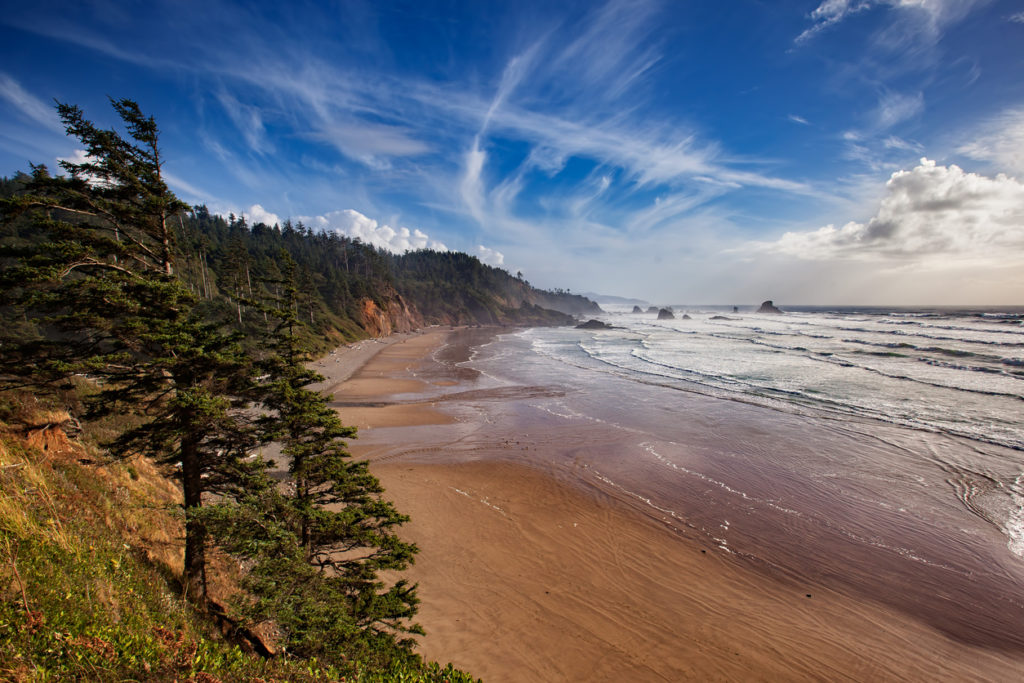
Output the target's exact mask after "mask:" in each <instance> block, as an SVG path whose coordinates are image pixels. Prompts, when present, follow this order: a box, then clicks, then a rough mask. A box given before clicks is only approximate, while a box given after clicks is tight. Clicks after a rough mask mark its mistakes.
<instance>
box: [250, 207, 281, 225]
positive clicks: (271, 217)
mask: <svg viewBox="0 0 1024 683" xmlns="http://www.w3.org/2000/svg"><path fill="white" fill-rule="evenodd" d="M242 215H243V216H245V220H246V221H248V222H249V225H255V224H256V223H263V224H264V225H271V226H273V225H280V224H281V223H283V222H284V221H282V220H281V219H280V218H278V216H277V214H276V213H270V212H269V211H267V210H266V209H264V208H263V207H262V206H260V205H259V204H253V205H252V206H250V207H249V210H248V211H243V212H242Z"/></svg>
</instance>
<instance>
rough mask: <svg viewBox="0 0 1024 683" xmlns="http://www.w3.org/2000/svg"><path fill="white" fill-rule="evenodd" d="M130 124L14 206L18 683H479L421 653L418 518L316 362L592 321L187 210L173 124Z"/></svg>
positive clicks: (451, 260)
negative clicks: (336, 404)
mask: <svg viewBox="0 0 1024 683" xmlns="http://www.w3.org/2000/svg"><path fill="white" fill-rule="evenodd" d="M111 103H112V105H113V107H114V109H115V110H116V112H117V114H118V115H119V117H120V119H121V121H122V128H123V130H124V131H125V132H124V133H121V132H119V131H118V130H113V129H111V130H107V129H101V128H99V127H97V126H95V125H94V124H93V123H92V122H91V121H89V120H88V119H86V118H85V116H84V114H83V112H82V111H81V110H80V109H78V108H77V107H74V106H70V105H63V104H62V105H59V106H58V113H59V115H60V117H61V120H62V121H63V123H64V125H65V127H66V130H67V132H68V134H69V135H71V136H73V137H75V138H77V139H78V141H79V143H80V144H81V145H83V146H84V148H85V151H86V154H87V156H86V158H85V160H84V161H80V162H71V161H63V162H61V170H62V171H63V172H62V173H58V174H52V173H51V172H50V171H49V170H48V169H47V168H46V167H44V166H36V167H34V168H33V169H32V173H31V174H30V175H29V174H20V175H18V176H17V177H15V178H13V179H5V180H3V181H2V183H0V195H2V196H0V295H2V296H0V484H2V486H0V552H2V553H3V554H4V557H3V558H2V560H0V585H3V586H7V587H8V588H7V589H5V591H4V592H3V593H2V595H0V677H2V678H14V679H17V680H21V679H28V678H32V679H38V680H51V679H53V680H57V679H76V680H124V679H126V678H127V679H133V680H140V679H147V680H178V679H187V680H205V681H211V680H239V681H240V680H252V679H253V678H263V679H264V680H267V679H268V678H269V679H271V680H339V679H345V680H349V679H351V680H374V681H376V680H397V679H400V680H410V681H440V680H446V681H455V680H469V676H467V675H466V674H463V673H461V672H458V671H454V670H453V669H451V668H450V667H449V668H447V669H441V668H440V667H438V666H437V665H436V664H431V663H427V662H423V661H422V660H421V659H420V658H419V657H418V656H417V655H416V653H415V650H414V648H415V639H414V637H413V636H415V635H416V634H419V633H422V630H421V629H420V627H419V626H418V625H417V624H416V622H415V620H414V619H415V615H416V611H417V604H418V602H419V598H418V597H417V594H416V586H414V585H410V584H409V583H408V582H407V581H406V580H404V579H403V578H401V572H402V571H403V570H405V569H406V568H407V567H408V565H409V564H410V563H411V562H412V561H413V558H414V556H415V554H416V553H417V548H416V546H415V545H413V544H411V543H407V542H404V541H403V540H402V539H401V537H400V536H399V535H398V529H399V527H400V526H401V525H402V524H403V523H405V522H406V521H408V518H407V517H406V516H405V515H403V514H401V513H400V512H399V510H398V509H397V507H396V506H395V505H394V504H393V503H392V502H391V501H389V500H387V499H386V498H385V497H384V492H383V490H382V488H381V485H380V483H379V481H378V480H377V479H376V478H375V477H374V476H373V475H372V474H371V473H370V471H369V469H368V464H367V463H366V462H364V461H353V460H352V459H351V458H350V455H349V453H348V451H347V449H346V440H347V439H349V438H352V437H354V436H355V429H353V428H351V427H348V426H346V425H344V424H343V423H342V422H341V420H340V418H339V417H338V415H337V413H336V412H335V411H334V410H333V409H332V408H330V406H329V405H328V400H329V398H328V397H327V396H324V395H322V394H320V393H318V392H316V391H312V390H311V389H309V386H310V385H311V384H313V383H315V382H317V381H319V380H320V379H322V378H321V377H320V376H319V375H317V374H316V373H314V372H312V371H311V370H309V369H308V367H307V365H306V363H307V361H309V360H310V359H311V358H312V357H313V356H315V354H316V353H317V350H318V349H323V348H324V347H325V346H326V345H327V344H330V343H335V342H337V341H340V340H342V339H346V338H356V337H361V336H367V335H371V334H386V333H388V332H390V331H391V330H393V329H396V328H397V329H410V328H413V327H416V326H419V325H422V324H424V323H429V322H434V321H436V322H451V323H478V322H486V323H499V324H504V323H511V322H521V323H529V324H533V323H537V322H562V321H564V320H566V319H567V316H565V314H562V313H556V312H553V311H550V310H547V309H542V308H538V307H536V306H535V305H533V304H532V303H531V301H530V300H531V298H532V297H536V296H544V295H542V294H538V293H536V292H535V290H533V289H532V288H530V287H529V285H527V284H526V283H525V282H522V281H520V280H518V279H516V278H512V277H511V276H510V275H509V274H508V273H504V272H502V271H496V270H494V269H492V268H488V267H486V266H483V265H482V264H480V263H479V261H477V260H476V259H472V258H469V257H464V256H463V255H452V254H447V253H431V254H424V255H422V257H421V259H422V260H421V261H420V263H421V264H423V263H426V264H428V266H427V267H426V268H425V270H424V271H423V272H424V273H429V274H430V277H431V278H433V279H431V280H430V281H429V282H428V281H421V280H420V279H418V278H417V277H416V276H415V275H413V274H412V273H413V272H414V271H413V270H412V269H411V267H410V266H409V264H408V263H407V262H406V261H405V259H406V258H408V257H396V256H392V255H390V254H388V253H386V252H382V251H380V250H377V249H374V248H372V247H370V246H368V245H365V244H360V243H359V242H358V241H354V240H348V239H347V238H344V237H341V236H339V235H329V234H318V233H314V232H312V231H310V230H309V229H308V228H305V227H304V226H301V225H290V224H287V223H286V224H285V225H284V226H265V225H255V226H248V225H246V224H245V222H244V221H242V220H239V219H236V218H232V217H229V218H228V219H227V220H224V219H223V218H220V217H218V216H213V215H211V214H210V213H209V212H208V211H207V210H206V209H205V208H203V207H188V206H186V205H185V204H183V203H182V202H181V201H179V200H178V199H177V197H175V196H174V194H173V193H172V192H171V191H170V190H169V189H168V187H167V184H166V183H165V181H164V177H163V173H162V166H161V164H162V159H163V156H162V150H161V149H160V147H159V145H158V131H157V127H156V123H155V121H154V120H153V119H152V118H149V117H146V116H144V115H143V114H142V113H141V112H140V111H139V108H138V106H137V105H136V104H135V103H134V102H132V101H130V100H113V101H112V102H111ZM430 264H433V265H430ZM438 264H442V265H438ZM460 290H464V291H460ZM403 292H408V294H405V293H403ZM562 298H563V297H560V296H558V295H554V299H553V300H554V301H556V302H557V301H559V300H561V299H562ZM564 298H565V300H566V301H569V302H572V301H574V299H573V298H572V297H564ZM442 300H443V301H444V305H443V306H442V305H440V301H442ZM270 443H275V444H277V445H278V446H279V448H280V452H281V454H282V455H283V456H284V462H282V463H280V465H281V466H283V467H284V468H285V469H286V471H287V475H286V479H285V481H284V482H281V481H279V478H278V477H277V476H272V475H271V469H272V468H273V467H274V463H272V462H270V461H267V460H265V459H264V458H263V457H262V456H261V455H260V452H261V448H262V447H263V446H266V445H267V444H270ZM253 653H259V654H262V655H263V656H264V657H273V658H274V660H273V661H267V660H262V661H261V660H259V659H258V658H254V657H253V656H251V655H252V654H253Z"/></svg>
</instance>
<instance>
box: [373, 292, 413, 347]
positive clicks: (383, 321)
mask: <svg viewBox="0 0 1024 683" xmlns="http://www.w3.org/2000/svg"><path fill="white" fill-rule="evenodd" d="M359 313H360V317H361V318H362V320H360V321H359V323H360V326H361V327H362V328H363V329H364V330H366V332H367V334H369V335H370V336H372V337H386V336H388V335H389V334H392V333H394V332H412V331H413V330H418V329H419V328H420V327H422V326H423V319H422V318H421V317H420V315H419V314H418V313H416V312H415V311H413V310H412V309H410V308H409V306H407V305H406V303H405V301H404V300H403V299H402V297H400V296H396V297H395V298H393V299H391V300H390V301H388V303H387V307H386V308H385V309H381V308H380V306H378V305H377V302H375V301H374V300H373V299H363V301H362V304H360V306H359Z"/></svg>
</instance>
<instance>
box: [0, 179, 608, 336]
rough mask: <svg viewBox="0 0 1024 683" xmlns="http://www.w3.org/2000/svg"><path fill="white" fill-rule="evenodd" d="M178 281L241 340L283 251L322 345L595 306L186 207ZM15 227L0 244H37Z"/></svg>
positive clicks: (178, 242) (422, 257) (477, 267)
mask: <svg viewBox="0 0 1024 683" xmlns="http://www.w3.org/2000/svg"><path fill="white" fill-rule="evenodd" d="M30 180H31V177H30V176H28V175H27V174H23V173H19V174H17V175H16V176H15V177H13V178H0V197H11V196H14V195H17V194H18V193H19V192H21V191H23V190H24V188H25V186H26V184H27V183H29V182H30ZM170 228H171V229H172V230H173V232H174V233H175V240H174V248H175V251H176V262H177V264H178V269H177V275H178V277H179V278H181V279H182V280H183V282H184V283H185V284H186V285H187V286H188V287H189V289H190V291H192V292H193V293H195V294H196V295H197V296H198V297H199V299H200V301H201V303H200V306H201V307H202V308H203V309H204V310H206V311H208V312H209V313H210V314H212V315H215V316H218V317H221V318H228V317H234V318H235V320H236V322H237V323H238V324H240V325H242V326H243V327H244V328H245V329H246V331H247V333H248V334H250V335H254V336H258V335H259V333H260V331H261V330H265V329H266V325H265V323H266V316H265V315H264V314H263V313H260V312H259V311H258V310H257V308H258V306H254V305H253V304H254V303H258V302H259V301H260V300H263V299H265V298H266V297H268V296H271V295H273V294H274V293H275V288H276V285H275V284H273V283H275V282H277V281H279V280H280V278H281V268H282V260H281V255H282V253H287V254H288V255H289V256H290V257H291V258H292V259H293V260H294V261H295V264H296V274H297V275H296V276H297V283H298V287H299V297H300V307H301V308H302V310H303V311H304V316H305V321H306V322H307V323H308V325H309V328H310V329H311V330H313V331H315V332H316V333H317V334H318V335H320V339H319V344H318V346H319V347H320V348H323V345H324V344H329V343H332V342H336V341H339V340H342V339H355V338H359V337H366V336H381V335H387V334H390V333H391V332H395V331H402V332H405V331H410V330H413V329H417V328H420V327H422V326H425V325H433V324H441V325H475V324H484V325H564V324H570V323H572V322H573V320H572V316H575V315H584V314H593V313H595V312H598V311H600V308H599V307H598V306H597V304H595V303H594V302H593V301H590V300H589V299H586V298H584V297H582V296H579V295H574V294H570V293H568V292H564V291H545V290H539V289H536V288H534V287H532V286H531V285H530V283H529V282H527V281H526V280H524V279H523V278H522V276H519V277H514V276H512V275H511V274H510V273H508V272H507V271H505V270H502V269H499V268H494V267H492V266H488V265H486V264H483V263H481V262H480V260H479V259H477V258H476V257H475V256H470V255H468V254H464V253H461V252H441V251H432V250H422V251H416V252H407V253H405V254H392V253H390V252H387V251H384V250H382V249H378V248H376V247H373V246H371V245H369V244H366V243H364V242H362V241H360V240H359V239H358V238H356V239H352V238H349V237H347V236H345V235H341V234H338V233H336V232H316V231H314V230H312V229H311V228H309V227H308V226H305V225H303V224H302V222H301V221H299V222H294V223H293V222H292V221H290V220H286V221H285V222H284V223H283V224H282V225H274V226H268V225H265V224H263V223H255V224H252V225H250V224H248V223H247V221H246V219H245V218H244V217H241V216H237V217H236V216H235V215H233V214H231V215H229V216H227V217H223V216H220V215H216V214H212V213H210V211H209V210H208V209H207V207H205V206H195V207H191V208H190V209H188V210H187V211H183V212H181V213H180V214H178V215H177V216H175V217H174V219H173V220H172V221H171V225H170ZM38 237H39V236H38V235H34V234H33V231H32V227H31V226H30V225H28V224H25V223H22V224H20V227H19V224H18V223H14V224H13V225H11V226H9V227H8V230H7V231H6V234H5V235H4V236H3V239H4V240H5V241H6V243H8V244H11V243H18V242H25V241H31V240H33V239H38Z"/></svg>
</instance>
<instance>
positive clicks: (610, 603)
mask: <svg viewBox="0 0 1024 683" xmlns="http://www.w3.org/2000/svg"><path fill="white" fill-rule="evenodd" d="M492 335H493V332H491V331H487V330H464V331H459V332H456V333H450V332H448V331H442V330H433V331H428V332H426V333H423V334H420V335H415V336H410V337H404V338H400V339H392V340H388V343H386V344H380V343H378V344H375V346H372V347H368V348H369V349H370V351H372V353H371V352H370V351H367V352H366V353H364V354H362V355H360V354H356V353H354V354H351V355H348V356H347V357H346V354H338V355H337V357H336V358H334V359H333V360H332V358H331V357H328V358H327V359H325V360H324V361H323V362H322V366H321V367H317V368H316V369H317V370H318V371H320V372H322V373H324V374H325V375H327V377H328V379H327V381H326V382H324V386H325V388H329V389H330V390H331V391H332V393H333V394H334V405H335V407H337V409H338V410H339V412H340V414H341V416H342V419H343V420H344V421H345V422H346V423H348V424H355V425H357V426H359V427H360V438H359V439H358V440H357V441H353V442H352V443H351V444H350V446H351V448H352V450H353V452H354V453H355V454H356V456H357V457H366V458H368V459H370V460H371V462H372V465H371V469H372V471H373V472H374V473H375V474H376V475H377V476H378V477H380V479H381V481H382V483H383V484H384V486H385V488H386V490H387V495H388V497H389V498H391V499H392V500H394V501H395V502H396V504H397V506H398V508H399V509H400V510H401V511H402V512H404V513H406V514H409V515H411V516H412V522H411V523H409V524H408V525H406V527H404V529H403V536H405V537H406V538H407V539H409V540H412V541H414V542H416V543H417V544H418V545H419V547H420V554H419V556H418V558H417V561H416V565H415V566H414V567H413V568H412V570H411V571H410V572H409V573H408V574H407V575H408V576H409V577H410V578H411V579H413V580H415V581H417V582H419V585H420V588H419V595H420V597H421V599H422V604H421V607H420V613H419V618H418V620H419V622H420V623H421V624H422V625H423V626H424V628H425V629H426V630H427V634H428V635H427V636H426V637H424V638H422V639H421V645H420V652H421V653H422V654H423V655H424V656H426V657H428V658H430V659H436V660H440V661H442V662H447V661H452V662H453V663H455V664H456V665H457V666H459V667H462V668H465V669H467V670H469V671H471V672H472V673H473V674H475V675H477V676H481V677H483V678H484V680H487V681H583V680H586V681H603V680H640V681H649V680H993V681H995V680H1011V679H1015V678H1017V677H1018V676H1020V675H1021V674H1022V672H1024V669H1022V666H1021V661H1020V659H1019V657H1016V656H1015V655H1014V654H1013V653H1007V652H1004V651H997V650H990V649H985V648H983V647H978V646H973V645H970V644H966V643H964V642H963V640H962V639H961V640H954V639H952V638H950V637H949V636H948V635H946V634H945V633H943V632H942V631H941V630H940V629H938V628H936V627H935V625H934V624H929V623H927V622H926V621H924V620H920V619H915V618H913V616H912V615H911V614H908V613H907V611H906V610H899V609H896V608H894V607H891V606H887V605H886V604H885V603H884V602H882V601H878V600H870V599H866V598H865V597H864V596H862V595H858V594H856V593H852V594H851V593H847V592H843V591H840V590H835V589H832V588H827V587H825V586H824V585H813V584H808V583H807V582H798V581H794V580H790V579H787V577H780V576H772V575H770V574H766V573H765V572H761V571H757V570H756V569H755V568H752V567H750V566H749V565H747V564H745V563H744V562H743V561H742V559H741V558H737V557H734V556H732V555H730V554H728V553H726V552H722V551H720V550H719V549H718V548H716V547H715V546H714V545H709V544H708V543H706V542H705V541H704V540H702V539H700V538H695V537H694V536H692V535H688V534H686V533H685V531H684V530H680V529H678V528H675V527H673V526H671V525H669V524H665V523H663V522H660V521H658V520H657V519H654V518H652V517H651V516H649V515H648V514H644V513H643V512H642V511H641V510H640V509H639V507H638V506H637V505H636V504H635V503H636V501H630V500H629V499H627V498H626V497H624V496H622V495H621V494H617V493H616V491H614V490H606V489H602V488H600V487H598V486H595V485H594V484H593V483H592V482H593V481H594V480H593V477H583V476H581V475H580V472H579V471H578V469H576V467H578V466H573V465H557V464H555V463H557V462H561V460H559V459H557V458H549V459H546V458H545V457H544V452H543V451H544V449H559V448H568V447H569V446H570V445H571V447H572V448H573V449H579V448H581V447H586V443H587V439H588V438H591V439H592V438H594V437H593V436H592V435H588V433H587V432H586V430H580V431H579V432H578V433H574V434H571V435H569V439H566V436H567V435H566V434H564V433H559V434H557V435H549V436H550V437H551V438H545V434H544V433H543V429H544V426H543V425H542V424H539V423H538V424H536V425H530V426H529V427H528V429H526V430H523V429H522V428H521V426H520V428H518V429H516V430H512V429H510V428H509V427H508V425H505V424H503V423H502V421H501V420H495V419H492V417H491V416H492V415H493V410H491V409H490V406H491V405H492V404H494V403H495V402H502V401H514V400H517V398H520V397H522V396H529V395H538V394H539V395H543V394H544V392H550V391H552V389H551V388H544V387H513V388H506V389H505V390H502V391H494V390H478V389H476V388H475V386H474V383H473V379H474V377H473V372H472V371H471V370H468V369H467V368H465V367H462V366H458V365H457V363H458V361H460V360H464V359H466V358H468V357H469V356H470V354H471V352H472V348H473V346H474V345H475V344H479V343H483V342H486V341H487V340H488V339H489V338H490V337H491V336H492ZM345 379H347V380H348V381H344V380H345ZM525 432H528V434H529V438H526V437H525V436H524V433H525ZM566 440H568V441H571V442H572V443H571V444H568V443H561V442H562V441H566ZM537 449H541V452H538V451H537ZM835 571H836V572H842V571H843V567H838V566H837V567H835Z"/></svg>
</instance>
